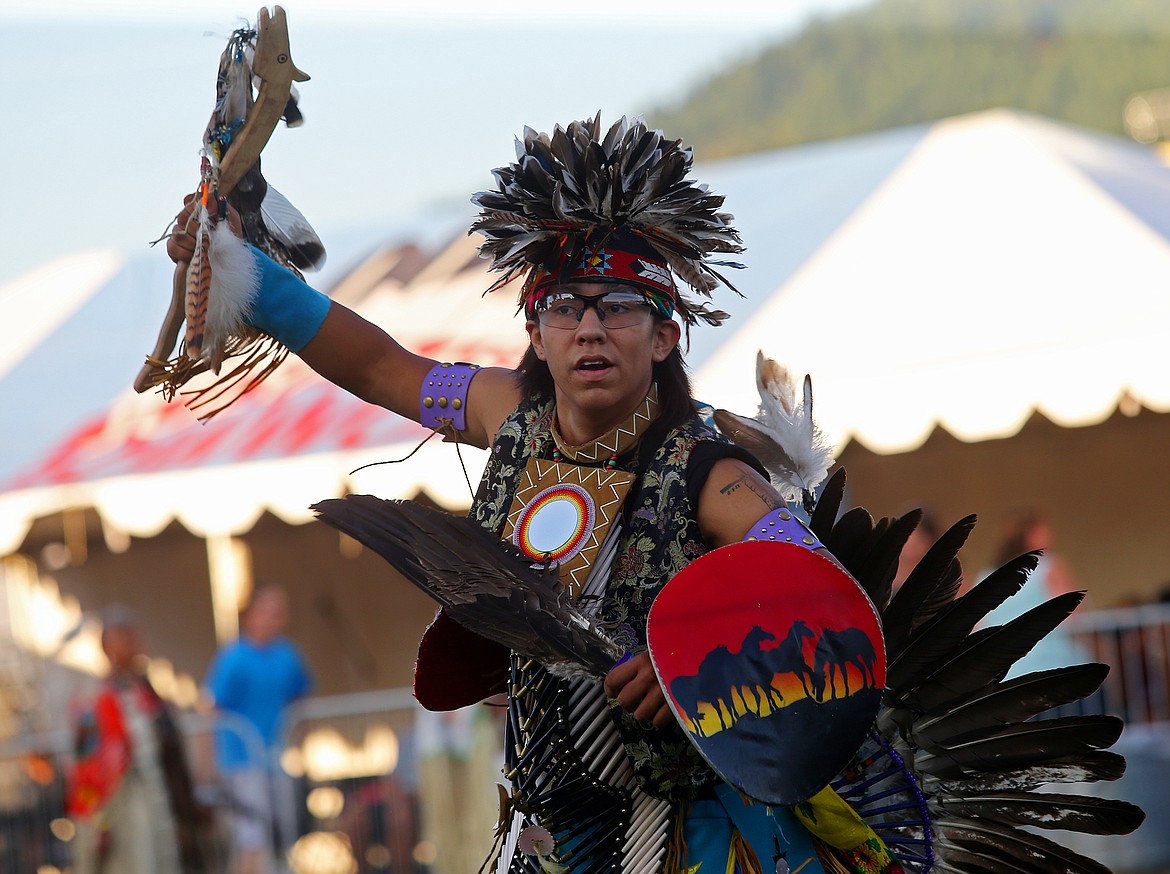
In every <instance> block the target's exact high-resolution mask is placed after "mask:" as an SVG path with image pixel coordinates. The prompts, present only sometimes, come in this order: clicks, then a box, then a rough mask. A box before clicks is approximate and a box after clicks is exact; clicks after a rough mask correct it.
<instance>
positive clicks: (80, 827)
mask: <svg viewBox="0 0 1170 874" xmlns="http://www.w3.org/2000/svg"><path fill="white" fill-rule="evenodd" d="M101 640H102V650H103V651H104V652H105V654H106V658H107V659H108V660H109V673H108V675H107V678H106V680H105V681H104V682H103V683H102V685H101V687H100V688H99V690H98V691H97V694H96V696H94V698H93V699H92V701H90V702H88V703H87V704H86V705H85V706H83V707H82V709H81V710H80V712H79V714H78V716H77V720H76V726H75V740H74V742H75V755H76V764H75V766H74V768H73V772H72V774H71V775H70V780H69V789H68V797H67V801H66V809H67V811H68V813H69V815H70V816H71V817H73V819H74V821H75V822H76V823H77V834H76V838H75V840H74V844H73V846H74V861H73V870H74V872H75V874H93V872H110V874H180V872H183V874H192V872H197V871H202V870H203V865H202V855H201V853H200V846H199V841H198V834H197V828H198V823H199V822H200V821H201V820H202V817H201V816H200V815H199V813H200V812H199V810H198V808H197V807H196V805H195V802H194V796H193V794H192V785H191V777H190V773H189V771H188V768H187V761H186V756H185V753H184V750H183V740H182V736H181V735H180V733H179V729H178V726H177V724H176V721H175V717H174V714H173V713H172V712H171V709H170V707H169V706H168V705H167V704H166V702H164V701H163V700H162V698H160V697H159V695H158V693H157V692H155V690H154V688H153V687H152V686H151V685H150V682H149V681H148V680H147V678H146V676H145V674H144V672H143V668H144V665H145V662H146V659H145V656H144V655H143V647H142V640H141V637H140V635H139V632H138V627H137V621H136V619H135V616H134V613H133V611H131V610H130V609H129V608H128V607H124V606H121V605H116V606H111V607H109V608H107V609H106V610H105V612H104V613H103V614H102V638H101Z"/></svg>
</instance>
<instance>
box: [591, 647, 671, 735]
mask: <svg viewBox="0 0 1170 874" xmlns="http://www.w3.org/2000/svg"><path fill="white" fill-rule="evenodd" d="M605 694H606V695H608V696H609V697H610V698H616V699H617V702H618V704H620V705H621V707H622V709H623V710H626V711H628V712H629V713H632V714H633V715H634V718H635V719H637V720H638V721H639V722H648V723H652V724H654V725H655V726H657V727H658V728H665V727H666V726H668V725H670V724H671V723H672V722H674V713H672V712H671V709H670V705H669V704H667V703H666V695H665V693H663V691H662V687H661V686H660V685H658V675H657V674H655V673H654V666H653V665H652V664H651V663H650V653H648V652H640V653H638V654H637V655H636V656H633V657H631V658H629V659H627V660H626V661H624V662H622V663H621V664H620V665H618V666H617V667H616V668H614V669H613V670H612V671H610V672H609V674H608V675H606V678H605Z"/></svg>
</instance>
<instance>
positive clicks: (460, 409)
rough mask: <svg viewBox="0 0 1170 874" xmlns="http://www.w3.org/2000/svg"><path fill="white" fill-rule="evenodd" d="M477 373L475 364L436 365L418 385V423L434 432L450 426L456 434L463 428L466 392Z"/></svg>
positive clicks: (477, 369)
mask: <svg viewBox="0 0 1170 874" xmlns="http://www.w3.org/2000/svg"><path fill="white" fill-rule="evenodd" d="M477 372H479V365H478V364H468V363H467V362H465V361H456V362H455V363H454V364H450V363H447V364H436V365H435V366H434V367H432V368H431V372H430V373H428V374H427V375H426V377H425V378H424V379H423V381H422V387H421V389H420V390H419V394H418V420H419V422H421V423H422V424H423V425H424V426H425V427H427V428H431V429H433V430H435V431H438V430H439V429H440V428H445V427H447V426H448V425H450V426H451V427H452V428H454V429H455V430H456V431H462V430H464V429H465V428H466V427H467V390H468V389H469V388H470V387H471V380H472V379H474V378H475V374H476V373H477Z"/></svg>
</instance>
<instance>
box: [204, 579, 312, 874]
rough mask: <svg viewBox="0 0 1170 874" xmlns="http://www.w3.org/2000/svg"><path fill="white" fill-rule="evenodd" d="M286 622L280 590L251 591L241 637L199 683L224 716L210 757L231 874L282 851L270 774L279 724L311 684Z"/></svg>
mask: <svg viewBox="0 0 1170 874" xmlns="http://www.w3.org/2000/svg"><path fill="white" fill-rule="evenodd" d="M287 622H288V596H287V595H286V594H285V592H284V590H283V589H281V588H279V587H277V586H261V587H259V588H257V589H256V590H255V592H254V593H253V595H252V599H251V601H250V603H249V604H248V605H247V607H245V609H244V611H243V613H242V614H241V616H240V636H239V638H237V639H236V640H235V641H234V642H232V643H230V644H228V645H227V646H225V647H223V648H222V649H221V650H220V651H219V652H217V653H216V655H215V658H214V659H213V660H212V663H211V667H210V669H209V671H208V675H207V680H206V682H205V684H204V686H205V693H206V695H207V698H208V703H209V704H210V705H211V706H213V707H214V708H215V710H216V711H217V712H218V713H220V714H225V715H227V716H228V719H226V720H225V721H224V724H222V725H220V726H219V728H218V729H217V731H216V734H215V742H216V747H215V757H216V765H217V767H218V769H219V774H220V777H221V778H222V780H223V781H224V783H225V785H226V788H227V791H228V795H229V798H228V808H229V810H228V813H229V819H230V840H231V845H232V847H231V849H232V862H231V870H232V872H233V874H262V872H266V871H268V870H270V868H271V862H272V859H273V855H274V850H275V848H276V847H278V846H279V845H280V843H279V837H278V835H277V833H276V821H277V820H276V816H275V802H274V797H273V772H274V770H275V768H276V765H277V760H278V758H279V755H280V750H279V749H277V743H278V741H279V740H280V728H281V719H282V716H283V714H284V711H285V709H286V708H287V707H288V706H289V705H290V704H292V703H293V702H294V701H296V700H297V699H299V698H301V697H303V696H305V695H307V694H308V693H309V691H310V690H311V689H312V686H313V680H312V676H311V675H310V673H309V670H308V668H307V667H306V665H305V661H304V658H303V657H302V655H301V652H300V650H299V649H298V648H297V646H296V645H295V644H294V643H293V642H292V641H291V640H289V639H288V638H287V637H285V636H284V635H283V631H284V628H285V625H286V624H287ZM233 722H235V724H236V726H239V727H240V728H244V729H248V728H249V727H250V728H251V729H254V730H255V732H254V733H253V732H252V731H250V730H247V731H241V730H239V729H238V728H235V727H233V725H232V723H233ZM249 735H250V736H251V737H250V738H249ZM257 736H258V739H259V747H260V748H259V749H256V748H255V747H256V743H255V740H256V737H257ZM249 739H251V740H252V741H253V743H251V744H249V743H248V740H249Z"/></svg>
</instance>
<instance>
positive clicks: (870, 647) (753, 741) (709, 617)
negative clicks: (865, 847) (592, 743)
mask: <svg viewBox="0 0 1170 874" xmlns="http://www.w3.org/2000/svg"><path fill="white" fill-rule="evenodd" d="M647 637H648V642H649V647H650V655H651V658H652V660H653V662H654V667H655V670H656V671H657V673H658V677H659V679H660V681H661V682H662V686H663V689H664V690H666V692H667V698H668V701H669V702H670V706H671V708H672V709H673V710H674V713H675V716H676V717H677V718H678V721H679V723H680V724H681V725H682V726H683V728H684V729H685V730H686V732H687V735H688V737H689V738H690V740H691V741H692V742H693V743H694V745H695V746H696V747H697V748H698V749H699V751H700V752H701V753H702V754H703V756H704V757H705V758H706V759H707V760H708V761H709V762H710V763H711V765H712V767H713V768H715V770H716V771H718V772H719V773H720V775H722V776H723V777H724V779H726V780H727V781H728V782H729V783H731V784H732V785H734V786H736V787H738V788H739V789H740V790H742V791H743V792H745V793H746V794H747V795H749V796H751V797H752V798H755V799H757V800H759V801H763V802H765V803H771V804H792V803H795V802H797V801H801V800H804V799H805V798H807V797H808V796H810V795H812V794H813V793H815V792H817V791H818V790H820V789H821V788H822V787H823V786H824V785H825V784H826V783H828V781H829V780H830V779H832V778H833V777H834V776H835V775H836V773H837V772H838V771H839V770H840V769H841V768H842V767H844V766H845V765H846V764H847V763H848V761H849V759H850V758H851V756H852V755H853V753H854V752H856V750H857V749H858V747H860V746H861V743H862V742H863V741H864V739H865V735H866V732H867V731H868V730H869V728H870V726H871V725H872V723H873V720H874V717H875V716H876V713H877V709H878V706H879V705H880V703H881V696H882V690H883V688H884V686H885V649H884V646H883V642H882V634H881V626H880V624H879V620H878V616H877V612H876V611H875V610H874V607H873V605H872V604H871V603H870V601H869V599H868V598H867V597H866V596H865V593H864V592H863V591H862V590H861V587H860V586H859V585H858V584H857V583H856V582H855V581H854V580H853V579H852V578H851V577H850V576H849V575H848V574H846V573H845V572H844V571H843V570H841V568H840V567H838V566H837V565H836V564H834V563H833V562H831V561H830V560H828V559H827V558H825V557H823V556H820V555H817V554H815V553H813V552H811V551H809V550H807V549H804V548H803V547H801V546H796V545H793V544H783V543H769V542H749V543H740V544H734V545H732V546H726V547H723V548H722V549H717V550H715V551H713V552H710V553H708V554H707V555H705V556H703V557H701V558H699V559H698V560H696V561H694V562H692V563H691V564H690V565H688V566H687V567H686V568H685V569H684V570H683V571H682V572H680V573H679V574H677V575H676V576H675V577H674V578H673V579H672V580H671V581H670V582H669V583H668V584H667V586H666V587H665V588H664V589H663V590H662V592H661V593H660V594H659V596H658V598H657V599H656V600H655V602H654V606H653V608H652V609H651V612H650V619H649V623H648V627H647Z"/></svg>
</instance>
